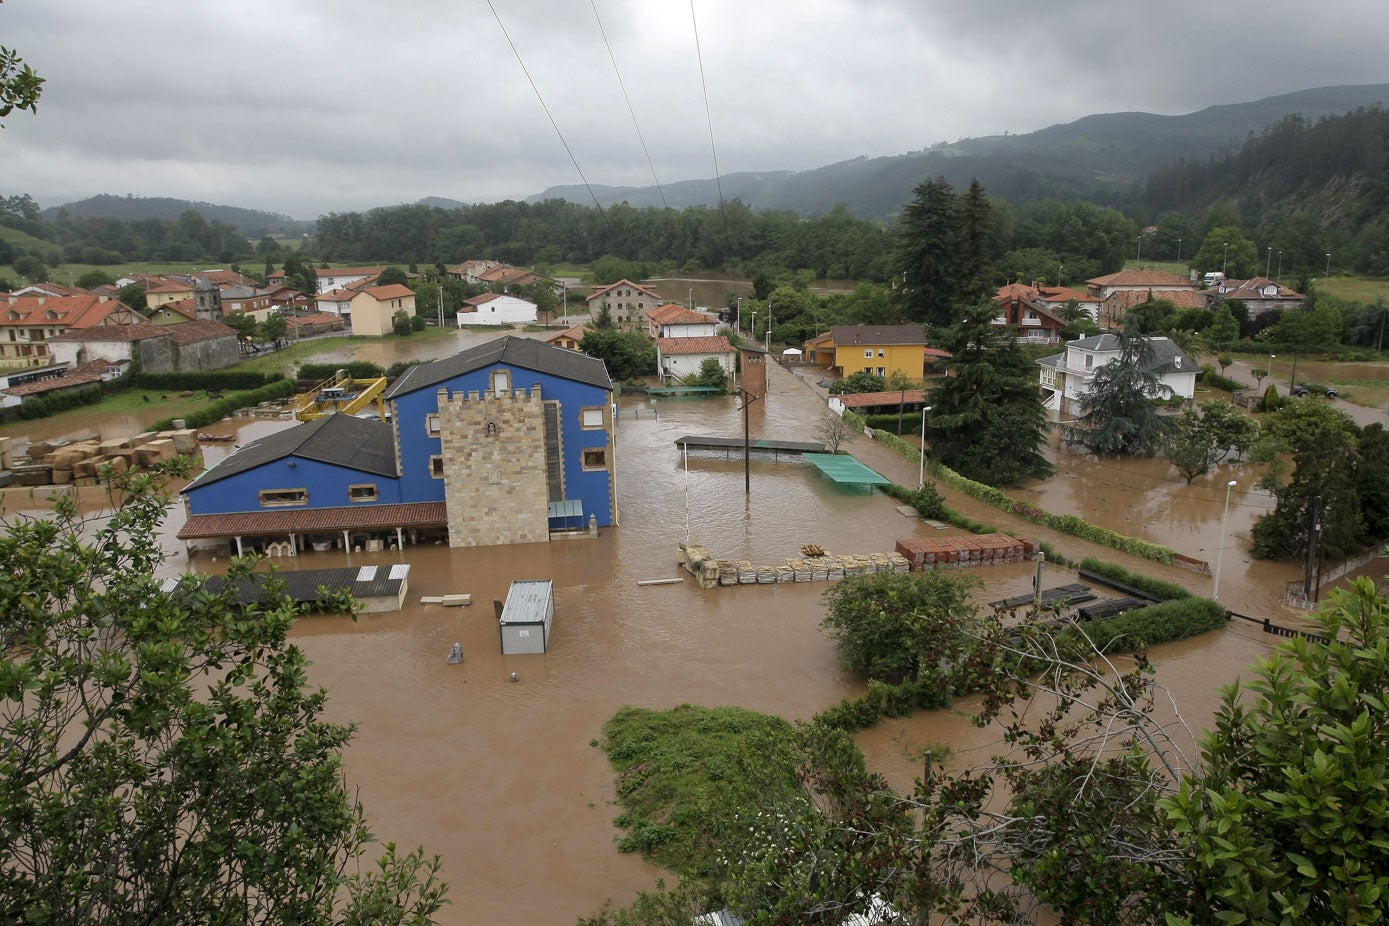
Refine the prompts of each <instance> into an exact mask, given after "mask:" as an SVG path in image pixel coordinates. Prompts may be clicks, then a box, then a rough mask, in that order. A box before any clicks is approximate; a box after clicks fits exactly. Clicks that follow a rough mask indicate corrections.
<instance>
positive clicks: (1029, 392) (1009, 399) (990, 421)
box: [926, 299, 1052, 485]
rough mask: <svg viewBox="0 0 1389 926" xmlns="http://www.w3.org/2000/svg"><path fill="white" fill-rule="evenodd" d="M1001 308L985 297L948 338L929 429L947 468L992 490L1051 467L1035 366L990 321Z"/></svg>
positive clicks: (935, 449) (938, 456)
mask: <svg viewBox="0 0 1389 926" xmlns="http://www.w3.org/2000/svg"><path fill="white" fill-rule="evenodd" d="M996 311H997V310H996V309H995V307H994V305H993V301H992V300H988V299H985V300H982V301H980V302H978V303H976V304H975V305H974V306H972V307H970V308H967V309H965V310H964V314H963V317H962V318H961V319H960V321H959V322H958V323H957V324H955V325H953V326H952V327H951V328H950V329H949V330H948V331H947V332H946V333H945V334H944V335H943V339H942V341H941V344H942V346H943V347H944V348H945V349H946V350H948V351H950V352H951V354H952V355H953V356H952V358H951V360H950V361H949V362H948V363H947V364H946V372H947V375H946V376H944V377H942V378H940V379H938V380H936V381H935V385H934V387H933V388H932V389H931V391H930V393H929V394H928V397H927V404H929V405H930V407H931V411H930V413H929V414H928V415H927V416H926V432H927V439H928V440H929V441H930V444H931V453H932V455H933V456H934V457H935V458H936V459H938V460H939V461H940V462H942V463H944V464H945V465H946V466H948V467H950V468H951V469H953V470H955V471H956V472H958V473H960V474H961V475H964V476H966V477H967V478H969V479H973V480H976V481H978V482H983V483H986V484H988V485H1012V484H1014V483H1017V482H1021V481H1022V480H1024V479H1030V478H1033V477H1039V476H1045V475H1047V474H1048V473H1050V472H1051V468H1052V467H1051V463H1050V462H1048V460H1047V458H1046V455H1045V454H1044V452H1043V448H1045V447H1046V443H1047V435H1046V410H1045V409H1044V408H1043V407H1042V400H1041V396H1040V395H1039V393H1038V390H1037V365H1036V363H1034V362H1033V361H1032V360H1031V359H1029V358H1028V357H1027V355H1026V354H1024V353H1023V351H1022V349H1021V348H1019V347H1018V345H1017V342H1016V341H1014V340H1013V338H1012V337H1011V336H1010V335H1009V333H1008V332H1007V331H1006V330H1004V329H1001V328H998V327H996V326H995V325H994V324H993V316H994V314H995V312H996Z"/></svg>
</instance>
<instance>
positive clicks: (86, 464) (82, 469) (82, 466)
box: [72, 457, 107, 479]
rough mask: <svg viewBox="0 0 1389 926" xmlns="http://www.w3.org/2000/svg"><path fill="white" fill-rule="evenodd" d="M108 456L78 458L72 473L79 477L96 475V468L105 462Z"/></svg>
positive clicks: (73, 465)
mask: <svg viewBox="0 0 1389 926" xmlns="http://www.w3.org/2000/svg"><path fill="white" fill-rule="evenodd" d="M106 460H107V458H106V457H87V458H86V459H85V460H78V461H77V462H76V463H74V464H72V475H73V476H74V477H75V478H77V479H85V478H89V477H93V476H95V475H96V469H97V467H98V466H100V465H101V464H103V463H105V462H106Z"/></svg>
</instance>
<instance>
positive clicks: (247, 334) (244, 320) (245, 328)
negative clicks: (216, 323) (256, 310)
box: [222, 312, 256, 341]
mask: <svg viewBox="0 0 1389 926" xmlns="http://www.w3.org/2000/svg"><path fill="white" fill-rule="evenodd" d="M222 324H224V325H226V326H227V327H228V328H230V329H231V330H233V331H235V332H236V336H237V337H238V338H240V339H241V340H242V341H249V340H251V339H252V338H253V337H255V336H256V319H255V316H254V315H247V314H246V313H245V312H228V313H227V314H226V315H224V316H222Z"/></svg>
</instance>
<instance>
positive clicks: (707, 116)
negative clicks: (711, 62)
mask: <svg viewBox="0 0 1389 926" xmlns="http://www.w3.org/2000/svg"><path fill="white" fill-rule="evenodd" d="M489 2H490V0H489ZM690 25H691V27H692V28H693V29H694V40H695V58H697V59H698V60H699V85H700V87H701V88H702V89H703V90H704V121H705V123H706V124H707V125H708V126H709V152H710V154H712V155H713V156H714V183H715V185H716V186H717V187H718V191H719V215H720V217H721V218H722V219H723V238H724V244H725V246H728V245H729V244H730V235H729V231H728V210H727V209H725V208H724V201H723V177H722V176H721V175H720V174H719V150H718V148H717V147H716V146H715V144H714V117H713V115H712V114H711V113H710V111H709V84H708V82H707V81H705V79H704V52H703V51H702V50H701V49H700V47H699V20H697V19H696V18H695V8H694V0H690Z"/></svg>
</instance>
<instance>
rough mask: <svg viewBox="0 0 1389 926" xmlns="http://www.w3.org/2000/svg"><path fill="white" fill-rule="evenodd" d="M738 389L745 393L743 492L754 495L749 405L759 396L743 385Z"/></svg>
mask: <svg viewBox="0 0 1389 926" xmlns="http://www.w3.org/2000/svg"><path fill="white" fill-rule="evenodd" d="M738 391H739V392H741V393H742V394H743V494H744V495H748V496H751V495H752V442H751V441H750V440H749V439H748V406H749V405H751V404H752V403H753V402H756V401H757V396H755V395H753V394H752V393H751V392H748V391H747V390H746V389H744V388H743V387H742V386H739V387H738Z"/></svg>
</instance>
